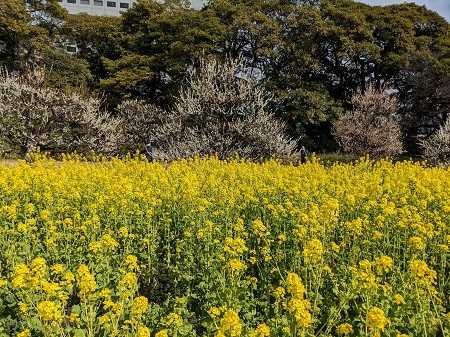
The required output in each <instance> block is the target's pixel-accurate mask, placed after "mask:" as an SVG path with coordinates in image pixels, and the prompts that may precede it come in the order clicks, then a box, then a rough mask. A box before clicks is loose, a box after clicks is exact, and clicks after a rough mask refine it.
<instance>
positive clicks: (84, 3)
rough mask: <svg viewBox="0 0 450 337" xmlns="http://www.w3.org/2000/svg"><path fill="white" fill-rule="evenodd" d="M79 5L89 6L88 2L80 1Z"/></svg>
mask: <svg viewBox="0 0 450 337" xmlns="http://www.w3.org/2000/svg"><path fill="white" fill-rule="evenodd" d="M80 4H82V5H89V0H80Z"/></svg>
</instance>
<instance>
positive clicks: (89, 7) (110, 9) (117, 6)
mask: <svg viewBox="0 0 450 337" xmlns="http://www.w3.org/2000/svg"><path fill="white" fill-rule="evenodd" d="M58 1H59V2H60V4H61V5H62V6H63V7H64V8H66V9H67V11H68V12H69V14H80V13H86V14H89V15H102V16H118V15H120V13H122V12H124V11H126V10H127V9H128V8H130V7H131V6H132V5H133V3H134V2H136V0H58Z"/></svg>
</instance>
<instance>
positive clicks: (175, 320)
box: [166, 312, 183, 327]
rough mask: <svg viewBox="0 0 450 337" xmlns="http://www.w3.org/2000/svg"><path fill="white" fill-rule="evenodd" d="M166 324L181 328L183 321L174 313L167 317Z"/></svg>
mask: <svg viewBox="0 0 450 337" xmlns="http://www.w3.org/2000/svg"><path fill="white" fill-rule="evenodd" d="M166 324H167V325H168V326H172V325H173V326H175V327H179V326H181V325H182V324H183V319H182V318H181V317H180V316H179V315H178V314H176V313H174V312H172V313H170V314H168V315H167V317H166Z"/></svg>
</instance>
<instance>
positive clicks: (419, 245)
mask: <svg viewBox="0 0 450 337" xmlns="http://www.w3.org/2000/svg"><path fill="white" fill-rule="evenodd" d="M408 244H409V245H410V246H411V247H413V248H414V249H417V250H424V249H425V243H424V242H423V240H422V238H421V237H419V236H413V237H410V238H409V240H408Z"/></svg>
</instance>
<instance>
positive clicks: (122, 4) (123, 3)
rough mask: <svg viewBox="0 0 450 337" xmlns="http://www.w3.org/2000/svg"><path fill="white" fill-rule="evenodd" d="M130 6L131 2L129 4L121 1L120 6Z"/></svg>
mask: <svg viewBox="0 0 450 337" xmlns="http://www.w3.org/2000/svg"><path fill="white" fill-rule="evenodd" d="M129 7H130V4H127V3H126V2H121V3H120V8H125V9H128V8H129Z"/></svg>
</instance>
